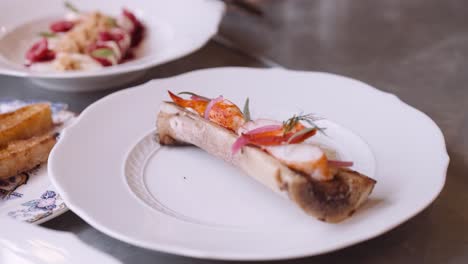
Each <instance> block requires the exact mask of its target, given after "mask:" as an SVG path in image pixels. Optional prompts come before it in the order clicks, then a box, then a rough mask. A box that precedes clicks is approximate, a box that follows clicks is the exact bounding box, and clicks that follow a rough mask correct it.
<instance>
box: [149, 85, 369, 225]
mask: <svg viewBox="0 0 468 264" xmlns="http://www.w3.org/2000/svg"><path fill="white" fill-rule="evenodd" d="M181 94H186V95H187V94H188V95H189V96H190V98H188V99H184V98H182V97H181V96H179V95H181ZM179 95H176V94H174V93H171V92H169V96H170V97H171V99H172V102H163V103H162V105H161V106H160V111H159V114H158V117H157V121H156V126H157V131H158V139H159V143H160V144H161V145H174V146H177V145H180V144H192V145H195V146H197V147H199V148H201V149H203V150H205V151H206V152H208V153H209V154H211V155H214V156H216V157H219V158H221V159H223V160H224V161H226V162H229V163H231V164H233V165H234V166H236V167H237V168H238V169H240V170H241V171H243V172H244V173H245V174H247V175H249V176H250V177H252V178H254V179H255V180H257V181H258V182H260V183H262V184H263V185H265V186H267V187H268V188H270V189H271V190H272V191H274V192H276V193H278V194H282V195H283V196H287V197H289V199H290V200H291V201H292V202H294V203H295V204H296V205H298V206H299V207H300V208H302V210H303V211H304V212H306V213H307V214H309V215H312V216H314V217H316V218H318V219H319V220H322V221H325V222H331V223H336V222H340V221H342V220H344V219H346V218H348V217H350V216H351V215H352V214H353V213H354V212H355V211H356V210H357V209H358V208H359V206H361V205H362V204H363V203H364V202H365V201H366V200H367V198H368V196H369V195H370V193H371V192H372V189H373V188H374V185H375V183H376V181H375V180H373V179H371V178H369V177H367V176H365V175H363V174H360V173H359V172H356V171H353V170H351V169H350V168H349V167H351V166H352V165H353V163H352V162H350V161H339V160H331V159H329V158H328V157H327V155H326V153H325V150H323V149H321V148H320V147H319V146H317V145H314V144H312V143H310V142H307V139H309V138H310V137H313V136H314V135H315V134H316V133H324V132H323V130H322V128H320V127H318V126H317V125H316V124H315V123H314V121H316V118H315V117H314V116H313V115H295V116H293V117H292V118H290V119H288V120H286V121H282V122H281V121H276V120H270V119H255V120H251V118H250V111H249V106H248V100H247V101H246V104H245V106H244V111H243V112H242V111H241V110H240V109H239V107H237V106H236V105H235V104H233V103H232V102H230V101H229V100H227V99H224V98H223V97H222V96H220V97H218V98H214V99H211V98H206V97H203V96H200V95H197V94H194V93H190V92H183V93H180V94H179Z"/></svg>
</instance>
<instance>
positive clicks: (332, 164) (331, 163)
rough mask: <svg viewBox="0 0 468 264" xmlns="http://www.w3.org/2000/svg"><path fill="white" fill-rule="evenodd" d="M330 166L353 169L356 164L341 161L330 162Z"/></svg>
mask: <svg viewBox="0 0 468 264" xmlns="http://www.w3.org/2000/svg"><path fill="white" fill-rule="evenodd" d="M328 165H329V166H332V167H351V166H353V165H354V162H352V161H341V160H328Z"/></svg>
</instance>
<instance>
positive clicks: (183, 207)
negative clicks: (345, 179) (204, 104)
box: [49, 68, 449, 260]
mask: <svg viewBox="0 0 468 264" xmlns="http://www.w3.org/2000/svg"><path fill="white" fill-rule="evenodd" d="M167 90H172V91H174V92H180V91H192V92H196V93H199V94H202V95H205V96H209V97H216V96H218V95H223V96H224V97H225V98H229V99H230V100H232V101H233V102H235V103H237V104H238V105H242V104H243V102H244V100H245V98H246V97H249V98H250V102H251V104H250V107H251V112H252V115H253V116H254V117H268V118H275V119H278V120H284V119H286V118H287V117H289V116H291V115H293V114H297V113H299V112H301V111H302V112H304V113H314V114H316V115H318V116H320V117H324V118H326V120H325V121H324V122H325V123H324V124H322V125H326V126H327V128H328V129H329V133H330V135H329V137H328V139H327V140H328V141H327V140H324V141H323V142H322V143H324V144H325V145H328V146H331V147H333V148H335V149H336V150H337V151H338V154H339V155H340V156H342V157H343V158H345V159H349V160H353V161H355V163H356V164H355V167H354V168H355V169H357V170H361V171H363V172H365V173H368V174H369V175H370V176H372V177H373V178H375V179H376V180H377V185H376V187H375V190H374V192H373V193H372V194H371V196H370V197H369V200H368V201H367V203H366V204H365V205H364V206H363V207H362V208H361V209H360V210H358V211H357V213H356V214H355V215H353V217H351V218H350V219H348V220H346V221H344V222H342V223H339V224H327V223H323V222H320V221H318V220H316V219H314V218H312V217H310V216H308V215H306V214H305V213H303V212H302V211H301V210H300V209H298V207H297V206H296V205H294V204H293V203H292V202H290V201H289V200H287V199H284V198H283V197H280V196H277V195H276V194H274V193H273V192H271V191H269V190H268V189H267V188H265V187H264V186H262V185H260V184H258V183H257V182H255V181H254V180H252V179H251V178H249V177H247V176H245V175H244V174H243V173H241V172H240V171H238V170H236V169H235V168H234V167H232V166H231V165H228V164H226V163H224V162H223V161H221V160H218V159H216V158H214V157H211V156H209V155H208V154H206V153H204V152H203V151H201V150H199V149H196V148H194V147H179V148H174V147H173V148H169V147H160V146H159V145H158V144H157V143H155V141H154V140H153V137H154V129H155V122H156V115H157V112H158V107H159V105H160V104H161V101H163V100H168V96H167V93H166V91H167ZM319 141H320V140H319ZM448 161H449V158H448V155H447V152H446V149H445V143H444V138H443V135H442V133H441V131H440V129H439V128H438V127H437V126H436V125H435V123H434V122H433V121H432V120H431V119H430V118H429V117H427V116H426V115H424V114H423V113H421V112H419V111H418V110H416V109H414V108H412V107H410V106H408V105H407V104H405V103H403V102H402V101H400V100H399V99H398V98H397V97H396V96H394V95H391V94H388V93H384V92H381V91H379V90H377V89H375V88H372V87H370V86H369V85H367V84H364V83H362V82H359V81H356V80H352V79H349V78H346V77H341V76H337V75H333V74H327V73H317V72H296V71H287V70H279V69H249V68H219V69H210V70H201V71H195V72H192V73H188V74H183V75H180V76H176V77H173V78H167V79H162V80H154V81H151V82H149V83H147V84H144V85H142V86H139V87H136V88H134V89H127V90H124V91H120V92H117V93H114V94H112V95H110V96H107V97H105V98H104V99H101V100H100V101H98V102H96V103H94V104H93V105H91V106H90V107H88V108H87V109H86V110H85V111H84V112H83V113H82V114H81V115H80V117H79V118H78V120H77V122H76V123H75V124H74V125H73V126H72V127H70V128H68V129H66V130H65V131H64V133H63V138H62V140H60V142H59V143H58V145H57V146H56V147H55V148H54V150H53V151H52V154H51V158H50V160H49V173H50V176H51V178H52V182H53V183H54V185H55V186H56V188H57V190H59V192H60V193H61V194H62V197H63V199H64V200H65V201H66V203H67V205H68V206H69V207H70V209H71V210H73V211H74V212H75V213H77V214H78V215H79V216H80V217H82V218H83V219H84V220H85V221H87V222H88V223H90V224H91V225H92V226H94V227H95V228H97V229H99V230H100V231H102V232H104V233H106V234H108V235H110V236H112V237H115V238H117V239H120V240H123V241H126V242H128V243H130V244H134V245H137V246H141V247H145V248H149V249H154V250H159V251H164V252H169V253H174V254H180V255H186V256H192V257H199V258H209V259H226V260H271V259H284V258H293V257H302V256H310V255H315V254H321V253H325V252H329V251H333V250H337V249H340V248H343V247H346V246H349V245H352V244H356V243H358V242H361V241H364V240H367V239H370V238H372V237H375V236H378V235H380V234H382V233H384V232H386V231H388V230H390V229H392V228H394V227H396V226H397V225H399V224H401V223H403V222H404V221H406V220H408V219H409V218H411V217H412V216H414V215H415V214H417V213H418V212H420V211H421V210H423V209H424V208H425V207H426V206H428V205H429V204H430V203H431V202H432V201H433V200H434V199H435V198H436V197H437V195H438V194H439V192H440V191H441V189H442V187H443V185H444V182H445V174H446V169H447V166H448Z"/></svg>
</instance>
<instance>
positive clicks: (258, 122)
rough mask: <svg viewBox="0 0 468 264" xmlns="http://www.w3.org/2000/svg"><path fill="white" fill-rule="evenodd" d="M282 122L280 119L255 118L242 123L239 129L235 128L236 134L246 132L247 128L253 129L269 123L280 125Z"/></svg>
mask: <svg viewBox="0 0 468 264" xmlns="http://www.w3.org/2000/svg"><path fill="white" fill-rule="evenodd" d="M282 124H283V123H282V122H280V121H276V120H272V119H262V118H259V119H255V120H250V121H249V122H246V123H244V124H243V125H242V126H241V127H239V129H238V130H237V134H239V135H240V134H242V133H247V132H248V131H249V130H254V129H256V128H259V127H262V126H269V125H282Z"/></svg>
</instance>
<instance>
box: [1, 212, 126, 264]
mask: <svg viewBox="0 0 468 264" xmlns="http://www.w3.org/2000/svg"><path fill="white" fill-rule="evenodd" d="M0 229H1V230H2V231H1V233H0V260H1V263H2V264H51V263H54V264H81V263H99V264H119V263H120V262H119V261H117V260H115V259H114V258H112V257H110V256H107V255H105V254H104V253H101V252H99V251H98V250H96V249H94V248H91V247H89V246H87V245H85V244H84V243H83V242H82V241H81V240H79V239H78V238H76V237H75V236H74V235H72V234H71V233H67V232H61V231H54V230H49V229H47V228H45V227H40V226H34V225H28V224H25V223H21V222H18V221H14V220H11V219H8V218H2V217H0Z"/></svg>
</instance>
